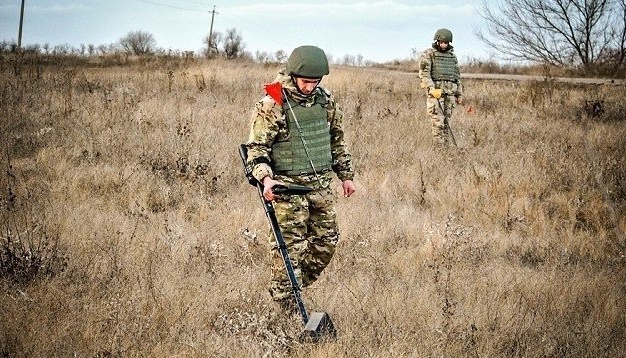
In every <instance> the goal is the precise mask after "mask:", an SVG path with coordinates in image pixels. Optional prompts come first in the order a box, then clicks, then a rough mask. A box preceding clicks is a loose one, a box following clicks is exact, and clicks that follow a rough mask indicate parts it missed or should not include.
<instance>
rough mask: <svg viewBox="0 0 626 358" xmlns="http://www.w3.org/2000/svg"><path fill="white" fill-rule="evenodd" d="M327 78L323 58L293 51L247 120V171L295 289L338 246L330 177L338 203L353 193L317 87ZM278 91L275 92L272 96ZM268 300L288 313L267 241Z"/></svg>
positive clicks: (335, 126) (329, 104)
mask: <svg viewBox="0 0 626 358" xmlns="http://www.w3.org/2000/svg"><path fill="white" fill-rule="evenodd" d="M328 73H329V66H328V59H327V57H326V54H325V53H324V51H323V50H322V49H320V48H318V47H315V46H300V47H298V48H296V49H294V50H293V52H292V53H291V55H290V56H289V59H288V60H287V64H286V68H285V69H284V70H282V71H280V72H279V74H278V77H277V78H276V81H275V83H274V84H272V85H273V88H274V91H272V93H270V90H269V89H268V87H270V86H272V85H268V86H266V90H267V91H268V95H266V96H265V97H263V98H262V99H261V101H259V102H258V103H257V104H256V105H255V107H254V111H253V113H252V124H251V130H250V136H249V139H248V142H247V143H246V147H247V153H248V158H247V164H248V165H250V166H251V168H252V175H253V176H254V177H255V178H256V179H257V180H258V181H259V182H261V183H262V184H263V197H264V198H265V199H266V200H268V201H272V202H273V206H274V210H275V213H276V218H277V220H278V224H279V226H280V231H281V233H282V236H283V238H284V240H285V243H286V245H287V250H288V252H289V256H290V258H291V261H292V265H293V267H294V273H295V276H296V278H297V280H298V283H299V284H300V285H301V286H302V287H306V286H309V285H311V284H312V283H313V282H314V281H315V280H316V279H317V278H318V277H319V275H320V274H321V273H322V271H323V270H324V269H325V268H326V266H327V265H328V264H329V262H330V260H331V258H332V257H333V255H334V253H335V247H336V246H337V243H338V241H339V231H338V227H337V214H336V211H335V204H336V202H337V194H336V191H335V189H333V188H331V186H330V184H331V181H332V173H333V172H334V173H336V174H337V177H338V178H339V180H341V181H342V189H343V196H344V197H349V196H350V195H352V193H353V192H354V191H355V187H354V184H353V182H352V179H353V177H354V171H353V168H352V159H351V155H350V153H349V152H348V150H347V148H346V143H345V141H344V132H343V127H342V121H343V113H342V112H341V110H340V109H339V108H338V106H337V103H336V102H335V98H334V97H333V96H332V95H331V94H330V93H329V92H328V91H327V90H325V89H324V88H322V87H320V86H319V83H320V81H321V80H322V77H323V76H325V75H327V74H328ZM276 88H278V91H276ZM281 184H296V185H304V186H308V187H310V188H313V191H311V192H310V193H308V194H305V195H286V194H281V195H278V194H276V193H274V192H273V191H272V188H273V187H274V186H276V185H281ZM270 245H271V250H270V251H271V258H272V277H271V283H270V289H269V292H270V295H271V296H272V299H273V300H274V301H276V302H277V303H279V304H280V306H281V308H282V309H284V310H285V311H288V312H295V310H296V309H297V308H296V306H295V302H294V300H293V299H292V291H291V285H290V282H289V278H288V276H287V273H286V270H285V267H284V263H283V260H282V257H281V255H280V252H279V251H278V248H277V245H276V242H275V241H274V240H271V244H270Z"/></svg>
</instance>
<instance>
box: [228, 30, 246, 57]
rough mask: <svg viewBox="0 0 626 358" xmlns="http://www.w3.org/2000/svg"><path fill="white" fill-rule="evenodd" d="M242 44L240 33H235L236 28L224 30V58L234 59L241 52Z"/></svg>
mask: <svg viewBox="0 0 626 358" xmlns="http://www.w3.org/2000/svg"><path fill="white" fill-rule="evenodd" d="M244 47H245V46H244V44H243V42H242V38H241V35H240V34H238V33H237V29H234V28H233V29H229V30H226V37H225V39H224V53H226V58H228V59H235V58H237V57H239V56H241V55H242V54H243V49H244Z"/></svg>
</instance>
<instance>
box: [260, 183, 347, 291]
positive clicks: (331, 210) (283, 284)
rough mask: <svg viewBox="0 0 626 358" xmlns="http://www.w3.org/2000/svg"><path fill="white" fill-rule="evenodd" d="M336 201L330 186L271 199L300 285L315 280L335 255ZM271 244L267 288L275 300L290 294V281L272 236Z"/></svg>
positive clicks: (336, 231)
mask: <svg viewBox="0 0 626 358" xmlns="http://www.w3.org/2000/svg"><path fill="white" fill-rule="evenodd" d="M336 203H337V194H336V192H335V190H334V189H332V188H330V187H326V188H321V189H316V190H314V191H312V192H310V193H309V194H307V195H292V196H286V197H284V198H282V197H281V198H279V199H277V200H275V201H274V204H273V205H274V210H275V212H276V218H277V220H278V223H279V226H280V230H281V233H282V235H283V238H284V239H285V243H286V245H287V251H288V253H289V257H290V258H291V262H292V265H293V268H294V273H295V276H296V278H297V279H298V283H299V284H300V286H301V287H306V286H309V285H311V284H312V283H313V282H315V280H317V278H318V277H319V275H320V274H321V273H322V271H323V270H324V269H325V268H326V266H327V265H328V264H329V263H330V260H331V259H332V257H333V255H334V254H335V248H336V246H337V243H338V242H339V230H338V227H337V213H336V211H335V205H336ZM270 245H271V250H270V253H271V265H272V267H271V272H272V274H271V275H272V276H271V282H270V290H269V291H270V294H271V295H272V298H273V299H274V300H276V301H281V300H285V299H288V298H289V297H291V294H292V290H291V283H290V282H289V276H288V275H287V271H286V269H285V265H284V261H283V258H282V256H281V254H280V251H279V250H278V245H277V244H276V240H275V238H274V237H273V236H272V237H271V240H270Z"/></svg>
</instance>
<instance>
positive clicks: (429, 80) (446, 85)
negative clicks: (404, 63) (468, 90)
mask: <svg viewBox="0 0 626 358" xmlns="http://www.w3.org/2000/svg"><path fill="white" fill-rule="evenodd" d="M433 46H435V45H434V44H433ZM436 51H437V49H435V48H434V47H429V48H427V49H426V50H425V51H424V52H423V53H422V56H421V57H420V59H419V78H420V79H421V87H422V88H429V87H435V88H441V89H443V90H444V93H446V94H448V95H453V96H456V97H461V96H462V95H463V85H462V84H461V80H460V71H459V67H458V62H457V59H456V55H455V54H454V48H453V47H452V45H450V48H449V50H448V51H447V52H448V53H450V54H452V59H453V62H454V64H453V66H452V67H454V72H455V74H453V75H455V76H459V80H456V81H446V80H435V79H433V73H432V71H433V61H434V54H435V52H436Z"/></svg>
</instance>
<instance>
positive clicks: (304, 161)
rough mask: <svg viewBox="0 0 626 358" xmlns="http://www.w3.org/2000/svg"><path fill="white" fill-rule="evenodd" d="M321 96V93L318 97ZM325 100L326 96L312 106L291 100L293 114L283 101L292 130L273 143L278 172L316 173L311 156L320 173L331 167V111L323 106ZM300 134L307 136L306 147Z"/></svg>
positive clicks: (305, 138)
mask: <svg viewBox="0 0 626 358" xmlns="http://www.w3.org/2000/svg"><path fill="white" fill-rule="evenodd" d="M319 97H320V96H319V95H318V96H317V98H319ZM325 103H326V102H325V99H324V101H323V102H322V103H320V102H319V100H318V99H316V101H315V104H313V105H312V106H311V107H304V106H301V105H300V104H299V103H298V102H295V101H292V100H289V104H291V108H292V109H293V114H292V113H291V109H289V104H287V103H285V104H284V105H283V110H284V111H285V117H286V118H287V126H288V132H289V134H288V135H287V137H286V138H279V139H278V140H277V141H276V142H275V143H274V144H273V145H272V151H271V157H272V162H273V163H274V171H275V172H276V173H278V174H287V175H300V174H312V173H313V168H311V163H310V162H309V160H310V161H311V162H313V165H314V166H315V171H317V172H318V173H321V172H325V171H328V170H330V169H331V167H332V156H331V152H330V131H329V126H328V120H327V119H326V116H327V112H326V109H325V108H324V106H323V105H324V104H325ZM294 114H295V117H296V118H295V119H297V121H298V124H300V130H298V126H297V125H296V121H295V119H294ZM300 136H302V138H304V142H305V143H306V150H305V148H304V145H303V144H302V139H301V138H300ZM307 151H308V156H307Z"/></svg>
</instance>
